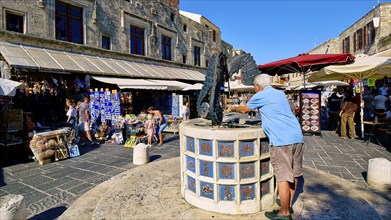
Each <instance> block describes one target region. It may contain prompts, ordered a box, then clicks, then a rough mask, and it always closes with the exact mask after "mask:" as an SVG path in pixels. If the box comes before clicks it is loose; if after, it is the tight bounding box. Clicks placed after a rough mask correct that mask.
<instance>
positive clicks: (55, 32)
mask: <svg viewBox="0 0 391 220" xmlns="http://www.w3.org/2000/svg"><path fill="white" fill-rule="evenodd" d="M0 7H1V10H0V17H1V20H0V40H1V41H2V42H12V43H16V44H29V45H34V46H38V47H44V48H53V49H59V50H64V51H72V52H79V53H86V54H90V55H97V56H109V57H113V58H124V59H130V60H136V61H148V62H154V63H162V64H165V65H174V66H179V67H183V68H191V69H194V70H198V71H203V70H205V67H206V65H207V62H206V60H207V59H208V58H209V56H210V55H211V53H212V52H214V51H215V50H216V48H217V49H218V50H219V51H221V49H222V46H221V35H220V33H219V34H218V35H217V36H216V37H217V38H218V40H217V41H218V42H220V43H219V44H216V43H215V42H212V41H213V39H211V37H210V29H209V28H208V27H207V26H205V25H204V24H200V23H199V22H196V21H194V20H192V19H189V18H187V17H186V16H182V15H181V14H180V13H179V0H143V1H141V0H112V1H106V0H19V1H2V2H1V4H0ZM62 10H63V11H62ZM66 10H67V11H66ZM61 13H62V15H65V16H68V20H67V21H66V22H67V23H66V22H65V23H66V25H68V26H67V27H65V26H66V25H65V23H64V25H63V26H61V24H59V23H61V21H60V20H59V19H58V17H59V16H61ZM69 17H70V18H69ZM56 19H57V20H56ZM75 24H76V25H75ZM69 27H71V28H69ZM61 28H63V29H61ZM77 29H78V30H77ZM75 33H76V34H75ZM70 35H71V36H70ZM134 35H139V36H134ZM132 37H133V38H132ZM134 39H136V40H137V41H139V42H137V43H136V46H138V47H142V48H141V49H140V48H136V49H135V48H132V47H134V44H135V41H134ZM132 40H133V42H132ZM162 45H164V48H165V49H168V50H169V51H163V50H162V48H163V47H162ZM132 50H133V51H132Z"/></svg>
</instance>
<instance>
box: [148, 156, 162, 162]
mask: <svg viewBox="0 0 391 220" xmlns="http://www.w3.org/2000/svg"><path fill="white" fill-rule="evenodd" d="M161 157H162V155H152V156H150V157H149V162H152V161H154V160H157V159H159V158H161Z"/></svg>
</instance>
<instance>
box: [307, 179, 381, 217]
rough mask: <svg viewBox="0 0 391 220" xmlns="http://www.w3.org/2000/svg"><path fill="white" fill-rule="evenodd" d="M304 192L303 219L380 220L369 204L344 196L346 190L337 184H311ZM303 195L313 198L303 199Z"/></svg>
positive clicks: (378, 214) (362, 200) (359, 199)
mask: <svg viewBox="0 0 391 220" xmlns="http://www.w3.org/2000/svg"><path fill="white" fill-rule="evenodd" d="M305 190H306V193H305V194H303V195H304V196H303V199H304V201H305V205H304V206H305V207H304V209H305V210H307V213H306V214H305V218H304V219H325V218H327V219H381V216H380V213H378V212H377V210H376V209H374V208H373V207H372V206H371V204H369V203H368V202H367V201H365V200H364V199H361V198H352V197H350V196H349V195H346V192H345V190H346V189H343V188H341V187H340V186H339V185H338V184H322V183H315V182H312V184H307V186H306V187H305ZM305 195H307V196H308V195H310V196H311V197H313V198H304V197H307V196H305ZM357 210H360V211H359V212H358V211H357ZM326 216H327V217H326Z"/></svg>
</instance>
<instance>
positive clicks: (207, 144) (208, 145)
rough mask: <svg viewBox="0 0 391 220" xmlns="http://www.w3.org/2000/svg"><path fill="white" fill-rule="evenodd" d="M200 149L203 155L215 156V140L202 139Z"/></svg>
mask: <svg viewBox="0 0 391 220" xmlns="http://www.w3.org/2000/svg"><path fill="white" fill-rule="evenodd" d="M199 151H200V152H199V153H200V154H201V155H206V156H213V142H212V141H211V140H200V142H199Z"/></svg>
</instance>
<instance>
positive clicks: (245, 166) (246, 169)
mask: <svg viewBox="0 0 391 220" xmlns="http://www.w3.org/2000/svg"><path fill="white" fill-rule="evenodd" d="M254 176H255V163H241V164H240V178H242V179H246V178H253V177H254Z"/></svg>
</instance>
